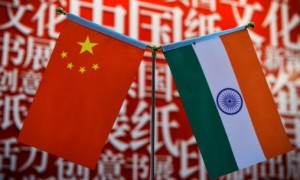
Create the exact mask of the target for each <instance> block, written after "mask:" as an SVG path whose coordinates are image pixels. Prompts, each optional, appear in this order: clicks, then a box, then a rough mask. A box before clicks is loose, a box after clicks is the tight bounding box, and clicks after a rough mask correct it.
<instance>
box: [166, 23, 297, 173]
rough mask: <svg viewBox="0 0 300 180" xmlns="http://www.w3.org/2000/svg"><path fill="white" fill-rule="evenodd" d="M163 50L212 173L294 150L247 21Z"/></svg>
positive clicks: (224, 171)
mask: <svg viewBox="0 0 300 180" xmlns="http://www.w3.org/2000/svg"><path fill="white" fill-rule="evenodd" d="M163 50H164V54H165V57H166V59H167V62H168V64H169V66H170V69H171V72H172V74H173V77H174V80H175V82H176V85H177V88H178V91H179V94H180V97H181V100H182V102H183V105H184V108H185V111H186V113H187V116H188V119H189V122H190V125H191V127H192V130H193V132H194V135H195V138H196V141H197V143H198V146H199V148H200V151H201V154H202V157H203V160H204V163H205V165H206V168H207V171H208V174H209V175H210V177H212V178H216V177H219V176H222V175H225V174H227V173H230V172H233V171H236V170H239V169H243V168H246V167H248V166H250V165H254V164H257V163H259V162H262V161H265V160H267V159H270V158H273V157H276V156H278V155H280V154H283V153H285V152H288V151H290V150H292V146H291V144H290V142H289V140H288V138H287V135H286V133H285V131H284V128H283V125H282V123H281V120H280V116H279V114H278V112H277V107H276V104H275V103H274V100H273V98H272V94H271V93H270V90H269V87H268V85H267V83H266V80H265V77H264V74H263V72H262V69H261V67H260V64H259V61H258V59H257V56H256V53H255V50H254V48H253V45H252V42H251V39H250V38H249V35H248V32H247V30H246V29H245V27H240V28H236V29H233V30H228V31H224V32H220V33H217V34H213V35H209V36H204V37H200V38H196V39H192V40H187V41H183V42H179V43H174V44H170V45H165V46H163Z"/></svg>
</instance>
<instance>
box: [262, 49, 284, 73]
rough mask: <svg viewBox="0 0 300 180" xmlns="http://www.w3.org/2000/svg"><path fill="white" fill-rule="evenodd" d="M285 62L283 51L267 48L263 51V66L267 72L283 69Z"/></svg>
mask: <svg viewBox="0 0 300 180" xmlns="http://www.w3.org/2000/svg"><path fill="white" fill-rule="evenodd" d="M284 60H285V55H284V49H283V48H275V47H272V46H267V47H266V50H265V60H264V61H263V64H264V66H265V67H266V69H267V70H269V71H274V70H277V69H279V68H280V67H283V65H284Z"/></svg>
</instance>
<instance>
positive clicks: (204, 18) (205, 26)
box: [184, 9, 221, 39]
mask: <svg viewBox="0 0 300 180" xmlns="http://www.w3.org/2000/svg"><path fill="white" fill-rule="evenodd" d="M220 20H221V16H220V15H219V14H218V13H214V14H210V15H204V14H201V13H200V14H199V13H198V12H197V11H196V10H194V9H191V10H190V11H189V13H188V15H187V17H186V19H185V21H184V25H185V27H187V29H186V31H185V32H184V38H185V39H188V38H192V37H196V36H204V35H206V34H212V33H215V32H217V31H220V30H221V28H220V27H216V24H215V23H216V22H219V21H220Z"/></svg>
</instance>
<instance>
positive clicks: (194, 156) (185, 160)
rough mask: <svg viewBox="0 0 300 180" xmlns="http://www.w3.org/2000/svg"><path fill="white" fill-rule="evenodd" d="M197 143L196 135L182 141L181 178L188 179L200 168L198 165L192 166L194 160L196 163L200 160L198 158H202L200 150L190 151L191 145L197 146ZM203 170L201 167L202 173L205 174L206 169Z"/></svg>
mask: <svg viewBox="0 0 300 180" xmlns="http://www.w3.org/2000/svg"><path fill="white" fill-rule="evenodd" d="M196 145H197V143H196V140H195V138H194V136H192V137H191V138H189V139H188V140H183V141H181V143H180V150H181V151H180V156H179V157H180V170H179V175H180V178H183V179H186V178H188V177H190V176H191V175H192V174H194V173H195V172H196V171H197V170H198V169H199V166H198V165H194V166H190V164H192V162H194V163H195V162H198V158H199V159H201V157H198V151H192V152H190V151H189V149H191V146H196ZM197 149H198V147H197ZM201 167H202V166H201ZM202 171H203V170H202V169H201V173H204V174H205V170H204V171H203V172H202ZM201 179H202V178H201Z"/></svg>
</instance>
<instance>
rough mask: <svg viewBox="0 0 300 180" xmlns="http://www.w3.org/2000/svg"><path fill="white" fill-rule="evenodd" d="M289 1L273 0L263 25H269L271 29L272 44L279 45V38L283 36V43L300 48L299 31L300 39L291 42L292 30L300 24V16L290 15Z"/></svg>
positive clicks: (288, 46) (289, 46)
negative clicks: (279, 23) (279, 21)
mask: <svg viewBox="0 0 300 180" xmlns="http://www.w3.org/2000/svg"><path fill="white" fill-rule="evenodd" d="M288 6H289V5H288V1H283V2H279V1H277V0H273V1H272V3H271V6H270V9H269V12H268V14H267V16H266V18H265V20H264V21H263V24H262V25H263V27H268V26H269V29H270V36H271V37H270V38H271V40H270V41H271V45H272V46H274V47H278V45H279V38H281V37H282V38H283V44H284V45H285V47H287V48H291V49H293V50H300V35H299V33H298V41H297V42H291V31H292V30H293V29H295V28H296V27H298V26H299V25H300V16H299V15H297V14H293V17H292V18H290V17H289V14H290V13H289V8H288ZM279 10H280V15H281V16H280V17H281V27H282V29H281V30H279V25H278V19H279V17H278V11H279Z"/></svg>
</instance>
